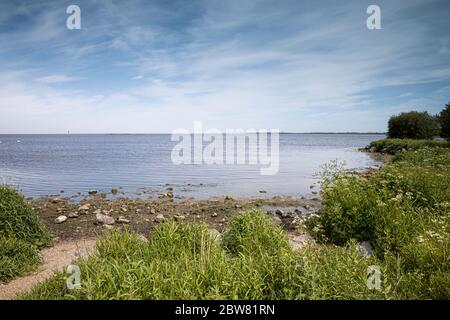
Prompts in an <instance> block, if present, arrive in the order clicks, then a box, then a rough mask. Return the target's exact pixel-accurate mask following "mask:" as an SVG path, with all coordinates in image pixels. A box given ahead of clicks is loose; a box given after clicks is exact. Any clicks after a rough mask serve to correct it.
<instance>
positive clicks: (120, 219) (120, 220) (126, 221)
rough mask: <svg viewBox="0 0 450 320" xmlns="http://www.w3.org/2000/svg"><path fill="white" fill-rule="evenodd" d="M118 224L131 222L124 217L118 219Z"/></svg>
mask: <svg viewBox="0 0 450 320" xmlns="http://www.w3.org/2000/svg"><path fill="white" fill-rule="evenodd" d="M117 222H118V223H130V220H128V219H126V218H125V217H123V216H120V217H119V218H117Z"/></svg>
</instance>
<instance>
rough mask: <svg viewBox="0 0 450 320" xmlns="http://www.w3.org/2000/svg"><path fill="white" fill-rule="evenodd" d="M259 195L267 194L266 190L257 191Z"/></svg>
mask: <svg viewBox="0 0 450 320" xmlns="http://www.w3.org/2000/svg"><path fill="white" fill-rule="evenodd" d="M259 193H267V191H266V190H259Z"/></svg>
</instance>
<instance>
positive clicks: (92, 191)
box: [88, 189, 97, 196]
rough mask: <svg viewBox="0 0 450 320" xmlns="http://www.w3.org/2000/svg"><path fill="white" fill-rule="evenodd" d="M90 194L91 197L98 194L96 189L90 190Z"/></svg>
mask: <svg viewBox="0 0 450 320" xmlns="http://www.w3.org/2000/svg"><path fill="white" fill-rule="evenodd" d="M88 194H90V195H91V196H93V195H95V194H97V190H95V189H92V190H89V191H88Z"/></svg>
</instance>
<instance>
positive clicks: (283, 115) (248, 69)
mask: <svg viewBox="0 0 450 320" xmlns="http://www.w3.org/2000/svg"><path fill="white" fill-rule="evenodd" d="M71 4H76V5H78V6H79V7H80V9H81V29H80V30H69V29H67V27H66V20H67V18H68V17H69V15H68V14H66V9H67V7H68V6H69V5H71ZM371 4H375V5H378V6H379V7H380V8H381V29H380V30H369V29H368V28H367V27H366V20H367V18H368V17H369V14H367V12H366V9H367V7H368V6H369V5H371ZM449 17H450V1H449V0H426V1H424V0H389V1H379V0H371V1H364V0H356V1H349V0H345V1H344V0H341V1H335V0H328V1H321V0H314V1H312V0H311V1H300V0H292V1H291V0H275V1H269V0H218V1H216V0H214V1H213V0H182V1H177V0H174V1H155V0H128V1H111V0H108V1H107V0H89V1H87V0H86V1H82V0H81V1H76V2H74V1H60V0H59V1H21V0H19V1H16V0H15V1H12V0H11V1H10V0H1V1H0V133H3V134H6V133H66V132H67V131H68V130H70V132H71V133H170V132H172V131H173V130H176V129H180V128H185V129H188V130H192V129H193V123H194V121H202V123H203V127H204V128H205V129H207V128H216V129H219V130H225V129H227V128H228V129H237V128H243V129H249V128H254V129H279V130H281V131H284V132H350V131H353V132H355V131H357V132H384V131H386V123H387V120H388V119H389V117H390V116H391V115H393V114H398V113H400V112H403V111H410V110H417V111H425V110H427V111H429V112H430V113H433V114H435V113H438V112H439V111H440V110H441V109H442V108H443V107H444V105H445V104H446V103H448V102H449V101H450V18H449Z"/></svg>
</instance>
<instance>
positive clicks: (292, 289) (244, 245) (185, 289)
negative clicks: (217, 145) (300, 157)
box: [21, 211, 390, 299]
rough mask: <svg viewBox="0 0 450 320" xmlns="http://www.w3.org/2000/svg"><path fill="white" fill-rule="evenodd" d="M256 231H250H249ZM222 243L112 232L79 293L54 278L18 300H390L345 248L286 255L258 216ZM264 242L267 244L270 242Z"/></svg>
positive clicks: (172, 226) (188, 231)
mask: <svg viewBox="0 0 450 320" xmlns="http://www.w3.org/2000/svg"><path fill="white" fill-rule="evenodd" d="M252 228H255V230H254V231H255V232H251V230H252ZM223 238H224V240H223V243H221V242H220V241H218V240H217V239H215V238H213V237H212V236H211V235H210V232H209V230H208V227H207V226H206V225H203V224H184V223H179V222H177V223H175V222H168V223H165V224H162V225H160V226H158V227H157V228H156V230H155V231H154V232H153V233H152V234H151V237H150V240H149V242H144V241H142V240H141V239H139V237H138V236H137V235H136V234H134V233H133V232H129V231H126V232H117V231H113V232H111V233H109V234H107V235H105V236H103V237H102V238H100V239H99V240H98V242H97V252H96V253H95V254H93V255H92V256H91V257H89V258H87V259H80V260H78V261H77V262H76V264H77V265H78V266H79V267H80V269H81V281H82V282H81V289H79V290H68V289H67V288H66V285H65V278H66V275H65V274H64V273H62V272H60V273H58V274H56V275H55V276H53V277H52V278H51V279H49V280H48V281H46V282H44V283H42V284H40V285H38V286H36V287H35V288H34V289H33V290H32V291H31V292H29V293H27V294H25V295H23V296H21V298H22V299H325V298H326V299H357V298H358V299H359V298H389V297H390V295H389V294H387V293H385V292H384V291H371V290H369V289H368V288H367V286H366V269H367V267H368V266H369V265H370V264H373V263H375V261H376V260H377V259H376V258H372V259H365V258H362V257H361V256H359V255H357V254H356V251H355V250H354V248H353V249H351V248H340V247H336V246H324V247H321V248H310V249H308V250H306V251H303V252H301V253H295V252H293V251H292V250H291V249H290V247H289V245H288V242H287V239H286V236H285V235H284V234H283V232H282V230H281V229H280V227H278V226H276V225H274V224H273V223H272V221H270V220H269V219H268V218H267V217H266V216H265V215H264V214H263V213H261V212H258V211H248V212H243V213H241V214H239V215H237V216H236V217H235V218H234V219H233V221H232V222H231V226H230V229H229V230H228V231H227V232H226V233H225V234H224V237H223ZM270 238H272V239H273V241H270Z"/></svg>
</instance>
